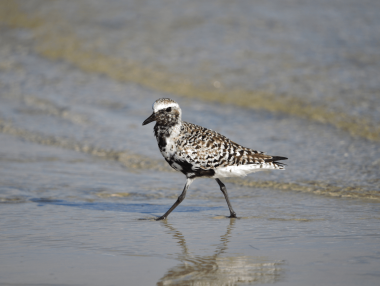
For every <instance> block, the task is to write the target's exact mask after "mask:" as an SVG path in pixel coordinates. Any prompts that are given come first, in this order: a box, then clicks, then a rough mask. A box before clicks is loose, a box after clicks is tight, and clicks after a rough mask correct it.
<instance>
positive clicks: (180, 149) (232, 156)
mask: <svg viewBox="0 0 380 286" xmlns="http://www.w3.org/2000/svg"><path fill="white" fill-rule="evenodd" d="M152 108H153V114H152V115H151V116H149V117H148V118H147V119H146V120H145V121H144V122H143V125H146V124H148V123H150V122H152V121H156V125H155V126H154V135H155V136H156V139H157V143H158V147H159V149H160V151H161V154H162V156H164V158H165V160H166V162H168V163H169V165H170V166H171V167H172V168H173V169H175V170H176V171H179V172H182V173H183V174H185V176H186V178H187V181H186V184H185V187H184V189H183V191H182V193H181V195H180V196H179V197H178V199H177V201H176V202H175V203H174V204H173V206H172V207H171V208H170V209H169V210H168V211H167V212H166V213H165V214H164V215H162V216H160V217H159V218H157V220H162V219H166V218H167V217H168V215H169V214H170V213H171V212H172V211H173V210H174V209H175V208H176V207H177V206H178V205H179V204H180V203H181V202H182V201H183V200H184V199H185V196H186V191H187V189H188V188H189V186H190V184H191V183H192V182H193V181H194V180H195V179H196V178H212V179H215V180H216V181H217V182H218V184H219V186H220V190H221V191H222V193H223V195H224V197H225V198H226V201H227V205H228V208H229V209H230V217H231V218H236V213H235V211H234V210H233V208H232V205H231V203H230V200H229V198H228V194H227V189H226V187H225V185H224V184H223V183H222V182H221V181H220V178H225V177H244V176H246V175H247V174H249V173H253V172H257V171H262V170H283V169H284V164H282V163H280V162H278V161H281V160H286V159H288V158H286V157H280V156H270V155H266V154H265V153H264V152H260V151H256V150H252V149H249V148H245V147H243V146H241V145H239V144H237V143H235V142H233V141H231V140H230V139H228V138H226V137H225V136H223V135H221V134H219V133H217V132H215V131H212V130H210V129H207V128H204V127H201V126H198V125H195V124H192V123H187V122H185V121H182V118H181V116H182V111H181V108H180V107H179V105H178V103H177V102H175V101H174V100H171V99H170V98H160V99H158V100H156V101H155V103H154V104H153V107H152Z"/></svg>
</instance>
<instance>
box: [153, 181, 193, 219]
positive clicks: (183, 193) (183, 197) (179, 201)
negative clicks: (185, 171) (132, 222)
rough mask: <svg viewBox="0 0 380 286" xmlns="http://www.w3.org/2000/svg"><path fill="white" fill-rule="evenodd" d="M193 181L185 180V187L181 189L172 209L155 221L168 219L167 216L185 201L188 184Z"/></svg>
mask: <svg viewBox="0 0 380 286" xmlns="http://www.w3.org/2000/svg"><path fill="white" fill-rule="evenodd" d="M194 180H195V179H194V178H192V179H191V178H187V181H186V185H185V187H184V188H183V191H182V194H180V195H179V197H178V199H177V201H176V202H175V203H174V205H172V207H171V208H170V209H169V210H168V211H167V212H166V213H165V214H164V215H162V216H160V217H159V218H157V219H156V220H162V219H166V218H167V217H168V215H169V214H170V213H171V212H172V211H173V210H174V209H175V208H176V207H177V206H178V205H179V204H180V203H181V202H182V201H183V200H184V199H185V196H186V191H187V189H188V188H189V186H190V184H191V183H192V182H193V181H194Z"/></svg>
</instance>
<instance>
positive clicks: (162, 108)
mask: <svg viewBox="0 0 380 286" xmlns="http://www.w3.org/2000/svg"><path fill="white" fill-rule="evenodd" d="M152 108H153V113H152V115H151V116H149V117H148V118H147V119H145V121H144V122H143V124H142V125H146V124H148V123H151V122H152V121H156V122H157V124H159V125H167V126H172V125H175V124H177V123H178V122H180V121H181V115H182V111H181V108H180V107H179V105H178V103H177V102H175V101H174V100H172V99H170V98H160V99H157V100H156V101H155V102H154V103H153V106H152Z"/></svg>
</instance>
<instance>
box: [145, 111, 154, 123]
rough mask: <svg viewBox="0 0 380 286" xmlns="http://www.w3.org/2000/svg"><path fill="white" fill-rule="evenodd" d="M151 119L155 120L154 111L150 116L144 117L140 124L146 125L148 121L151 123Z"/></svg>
mask: <svg viewBox="0 0 380 286" xmlns="http://www.w3.org/2000/svg"><path fill="white" fill-rule="evenodd" d="M152 121H156V114H154V112H153V113H152V115H151V116H149V117H148V118H147V119H145V121H144V122H143V124H142V125H147V124H148V123H151V122H152Z"/></svg>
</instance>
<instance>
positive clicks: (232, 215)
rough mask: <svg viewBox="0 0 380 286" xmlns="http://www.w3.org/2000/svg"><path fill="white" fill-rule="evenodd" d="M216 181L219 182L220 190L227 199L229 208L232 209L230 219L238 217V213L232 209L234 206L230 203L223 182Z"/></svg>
mask: <svg viewBox="0 0 380 286" xmlns="http://www.w3.org/2000/svg"><path fill="white" fill-rule="evenodd" d="M215 180H216V181H217V182H218V184H219V186H220V190H221V191H222V193H223V195H224V197H225V198H226V201H227V205H228V208H229V209H230V216H229V217H230V218H231V217H236V213H235V212H234V209H233V208H232V205H231V203H230V199H229V198H228V194H227V188H226V186H225V185H224V184H223V183H222V181H221V180H219V179H215Z"/></svg>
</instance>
